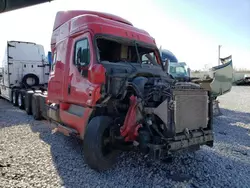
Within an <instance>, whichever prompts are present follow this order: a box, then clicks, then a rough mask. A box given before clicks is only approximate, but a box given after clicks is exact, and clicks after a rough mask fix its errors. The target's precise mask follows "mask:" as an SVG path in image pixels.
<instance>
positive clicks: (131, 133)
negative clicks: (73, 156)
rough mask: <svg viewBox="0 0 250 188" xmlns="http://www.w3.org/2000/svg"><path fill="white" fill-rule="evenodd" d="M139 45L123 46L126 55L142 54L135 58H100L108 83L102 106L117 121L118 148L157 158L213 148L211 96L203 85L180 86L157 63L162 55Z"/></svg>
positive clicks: (186, 83) (113, 126)
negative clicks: (114, 59) (130, 148)
mask: <svg viewBox="0 0 250 188" xmlns="http://www.w3.org/2000/svg"><path fill="white" fill-rule="evenodd" d="M137 45H138V44H137ZM137 45H134V46H133V45H132V44H130V45H127V46H126V45H125V44H121V46H123V47H121V49H125V47H124V46H126V48H127V49H126V50H125V51H126V52H129V51H135V52H136V54H137V55H136V58H135V59H134V60H133V59H126V60H121V59H120V60H117V61H115V62H114V61H113V62H112V61H109V60H102V58H101V60H100V63H101V64H102V65H103V66H104V67H105V69H106V82H105V85H104V87H103V89H102V96H103V97H102V100H100V101H99V102H100V104H102V105H103V106H106V110H105V112H104V111H102V113H104V114H103V115H108V116H112V118H113V120H114V121H113V124H112V130H113V133H112V135H113V136H112V137H113V138H114V139H113V142H114V143H113V144H114V145H116V144H117V143H119V144H121V145H129V146H133V147H138V148H139V149H140V150H141V151H142V152H144V153H147V154H148V153H151V154H153V156H154V157H156V158H164V157H167V156H168V155H169V154H171V153H172V152H174V151H178V150H182V149H194V150H197V149H199V148H200V146H201V145H207V146H210V147H212V146H213V126H212V124H213V99H212V97H211V93H210V92H209V91H207V90H205V89H202V88H201V87H200V86H199V85H198V84H194V83H191V82H176V81H175V80H173V79H172V78H171V77H170V76H168V74H166V71H164V69H163V67H162V65H161V63H160V61H158V59H157V58H155V59H153V56H154V57H157V56H158V51H157V49H156V48H148V47H143V46H142V45H138V46H137ZM152 53H153V55H152V56H150V54H152ZM128 54H129V53H128ZM145 54H146V55H147V58H148V59H147V61H146V60H145V59H143V56H144V55H145ZM126 57H127V56H126ZM145 62H147V63H145ZM158 62H159V63H158ZM118 148H121V147H119V146H118Z"/></svg>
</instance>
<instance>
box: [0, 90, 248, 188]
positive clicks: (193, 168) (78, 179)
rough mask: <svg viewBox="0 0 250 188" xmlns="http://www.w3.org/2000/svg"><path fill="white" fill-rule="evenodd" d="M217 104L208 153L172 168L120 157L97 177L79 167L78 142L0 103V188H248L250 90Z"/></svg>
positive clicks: (187, 156)
mask: <svg viewBox="0 0 250 188" xmlns="http://www.w3.org/2000/svg"><path fill="white" fill-rule="evenodd" d="M219 100H220V105H221V108H222V113H223V115H222V116H219V117H216V118H215V120H214V132H215V145H214V147H213V148H208V147H205V146H204V147H202V149H201V150H199V151H197V152H196V153H182V154H176V156H175V157H174V159H173V161H172V163H160V162H153V161H151V160H150V159H147V158H145V157H143V156H141V155H140V154H137V153H133V152H130V153H124V154H123V155H122V156H121V157H120V159H119V162H118V163H117V165H115V166H114V168H113V169H111V170H109V171H107V172H105V173H102V174H100V173H97V172H95V171H93V170H91V169H89V168H88V166H87V165H86V164H85V163H84V160H83V157H82V156H83V154H82V150H81V142H79V141H78V140H76V139H73V138H68V137H65V136H63V135H61V134H59V133H55V134H53V133H52V132H51V130H50V128H49V127H48V124H46V122H39V121H34V120H33V119H32V117H31V116H27V115H26V114H25V112H24V111H21V110H19V109H18V108H15V107H13V106H12V105H11V104H9V103H8V102H7V101H5V100H2V99H0V187H4V188H7V187H46V188H47V187H72V188H77V187H189V188H191V187H240V188H243V187H250V87H233V90H232V91H231V92H230V93H229V94H226V95H224V96H222V97H220V98H219Z"/></svg>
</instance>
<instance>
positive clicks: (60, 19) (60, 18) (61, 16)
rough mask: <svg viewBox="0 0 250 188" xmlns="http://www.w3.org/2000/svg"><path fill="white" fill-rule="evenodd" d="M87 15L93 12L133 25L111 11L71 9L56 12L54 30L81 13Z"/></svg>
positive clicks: (96, 14) (93, 13)
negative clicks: (110, 12)
mask: <svg viewBox="0 0 250 188" xmlns="http://www.w3.org/2000/svg"><path fill="white" fill-rule="evenodd" d="M84 14H85V15H86V14H92V15H95V16H99V17H102V18H106V19H110V20H114V21H117V22H121V23H124V24H127V25H131V26H133V24H132V23H131V22H129V21H128V20H126V19H124V18H121V17H119V16H116V15H113V14H109V13H103V12H96V11H90V10H70V11H59V12H57V14H56V18H55V22H54V27H53V31H54V30H56V29H57V28H58V27H60V26H61V25H63V24H64V23H65V22H67V21H69V20H70V19H72V18H74V17H77V16H80V15H84Z"/></svg>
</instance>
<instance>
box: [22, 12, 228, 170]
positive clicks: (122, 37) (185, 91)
mask: <svg viewBox="0 0 250 188" xmlns="http://www.w3.org/2000/svg"><path fill="white" fill-rule="evenodd" d="M51 52H52V59H53V60H52V65H51V69H50V75H49V81H48V87H47V88H45V87H41V88H39V89H37V90H32V92H31V91H29V92H26V95H25V110H26V111H27V113H28V114H32V115H33V117H34V119H35V120H42V119H45V120H47V121H48V122H49V123H50V125H51V127H52V128H55V129H56V130H57V131H59V132H62V133H63V134H64V135H66V136H75V137H77V138H79V139H82V140H83V142H82V144H83V145H82V148H83V153H84V161H85V162H86V163H87V164H88V165H89V167H90V168H92V169H95V170H97V171H102V170H106V169H108V168H110V167H111V166H112V165H113V164H114V163H115V162H116V161H117V160H118V159H119V158H117V157H118V156H119V153H120V151H121V150H127V149H129V150H133V149H139V150H140V151H141V152H143V153H145V154H152V155H151V156H154V158H156V159H163V158H165V157H167V156H169V155H171V154H172V153H173V152H175V151H178V150H183V149H190V150H198V149H199V148H200V146H203V145H207V146H210V147H212V146H213V142H214V136H213V98H212V97H211V92H210V91H209V89H204V88H202V87H201V86H200V85H199V83H197V84H195V83H192V82H190V81H183V82H180V81H176V80H175V79H173V78H172V77H171V76H169V74H168V68H167V64H165V65H166V66H165V65H164V64H163V63H162V60H161V55H160V52H159V49H158V48H157V46H156V42H155V40H154V38H153V37H152V36H150V35H149V33H148V32H146V31H144V30H142V29H139V28H136V27H134V26H133V24H132V23H131V22H129V21H127V20H125V19H123V18H121V17H118V16H115V15H112V14H108V13H101V12H95V11H85V10H74V11H65V12H64V11H59V12H58V13H57V15H56V18H55V21H54V26H53V33H52V37H51ZM227 66H231V64H230V63H229V64H228V65H227ZM223 73H225V74H227V73H228V71H225V72H223ZM223 76H224V77H223V78H226V76H227V75H223ZM51 136H54V135H51ZM58 144H60V143H58Z"/></svg>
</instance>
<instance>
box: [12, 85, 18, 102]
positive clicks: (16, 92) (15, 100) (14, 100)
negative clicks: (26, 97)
mask: <svg viewBox="0 0 250 188" xmlns="http://www.w3.org/2000/svg"><path fill="white" fill-rule="evenodd" d="M17 97H18V91H17V90H16V89H14V90H13V91H12V100H11V101H12V104H13V106H17V105H18V103H17Z"/></svg>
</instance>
